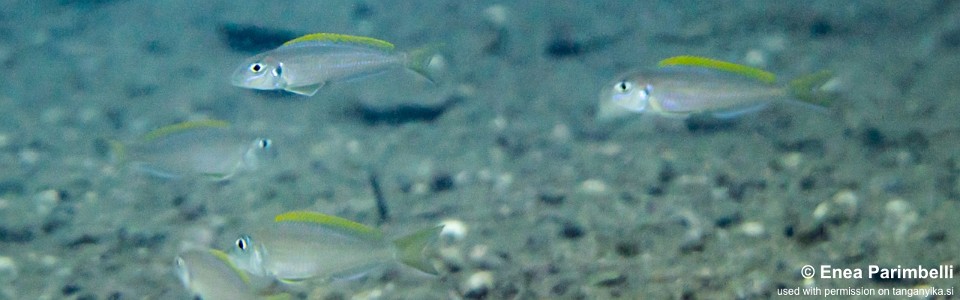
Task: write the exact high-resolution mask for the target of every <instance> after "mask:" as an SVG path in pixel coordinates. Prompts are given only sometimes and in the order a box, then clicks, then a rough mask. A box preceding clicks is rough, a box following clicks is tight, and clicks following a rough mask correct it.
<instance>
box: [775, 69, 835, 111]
mask: <svg viewBox="0 0 960 300" xmlns="http://www.w3.org/2000/svg"><path fill="white" fill-rule="evenodd" d="M832 78H833V72H830V71H827V70H824V71H820V72H816V73H813V74H808V75H804V76H800V77H799V78H797V79H794V80H792V81H790V84H789V85H787V91H788V92H789V94H790V97H793V98H794V99H797V100H800V101H802V102H804V103H809V104H813V105H816V106H819V107H829V106H830V104H831V103H833V100H834V98H835V95H834V94H833V93H832V92H831V91H828V90H825V89H824V88H823V85H824V84H826V83H827V82H828V81H830V79H832Z"/></svg>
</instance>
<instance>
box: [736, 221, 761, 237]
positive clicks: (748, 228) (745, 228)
mask: <svg viewBox="0 0 960 300" xmlns="http://www.w3.org/2000/svg"><path fill="white" fill-rule="evenodd" d="M740 231H742V232H743V234H745V235H747V236H749V237H761V236H763V235H764V234H765V233H766V229H765V228H764V226H763V223H760V222H753V221H751V222H744V223H743V225H740Z"/></svg>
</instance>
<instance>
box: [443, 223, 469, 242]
mask: <svg viewBox="0 0 960 300" xmlns="http://www.w3.org/2000/svg"><path fill="white" fill-rule="evenodd" d="M440 225H443V229H442V230H440V238H441V239H442V240H443V241H445V242H450V243H453V242H459V241H461V240H463V238H464V237H466V236H467V232H468V229H467V224H465V223H463V221H460V220H457V219H446V220H443V221H440Z"/></svg>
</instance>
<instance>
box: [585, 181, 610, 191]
mask: <svg viewBox="0 0 960 300" xmlns="http://www.w3.org/2000/svg"><path fill="white" fill-rule="evenodd" d="M580 190H581V191H583V192H585V193H588V194H603V193H606V192H607V190H608V188H607V184H606V183H604V182H603V181H602V180H599V179H587V180H584V181H583V182H582V183H580Z"/></svg>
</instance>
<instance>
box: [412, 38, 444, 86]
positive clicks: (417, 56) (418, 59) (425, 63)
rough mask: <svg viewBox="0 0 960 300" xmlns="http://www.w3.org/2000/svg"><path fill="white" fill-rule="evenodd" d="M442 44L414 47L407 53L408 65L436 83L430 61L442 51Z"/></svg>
mask: <svg viewBox="0 0 960 300" xmlns="http://www.w3.org/2000/svg"><path fill="white" fill-rule="evenodd" d="M441 46H442V45H441V44H432V45H427V46H424V47H420V48H417V49H414V50H412V51H410V52H408V53H407V62H406V67H407V68H408V69H410V70H411V71H413V72H416V73H417V74H420V76H423V78H426V79H427V80H429V81H430V82H431V83H436V82H437V80H436V78H434V74H433V72H431V71H430V62H432V61H433V57H434V56H436V55H437V54H438V53H439V52H440V47H441Z"/></svg>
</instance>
